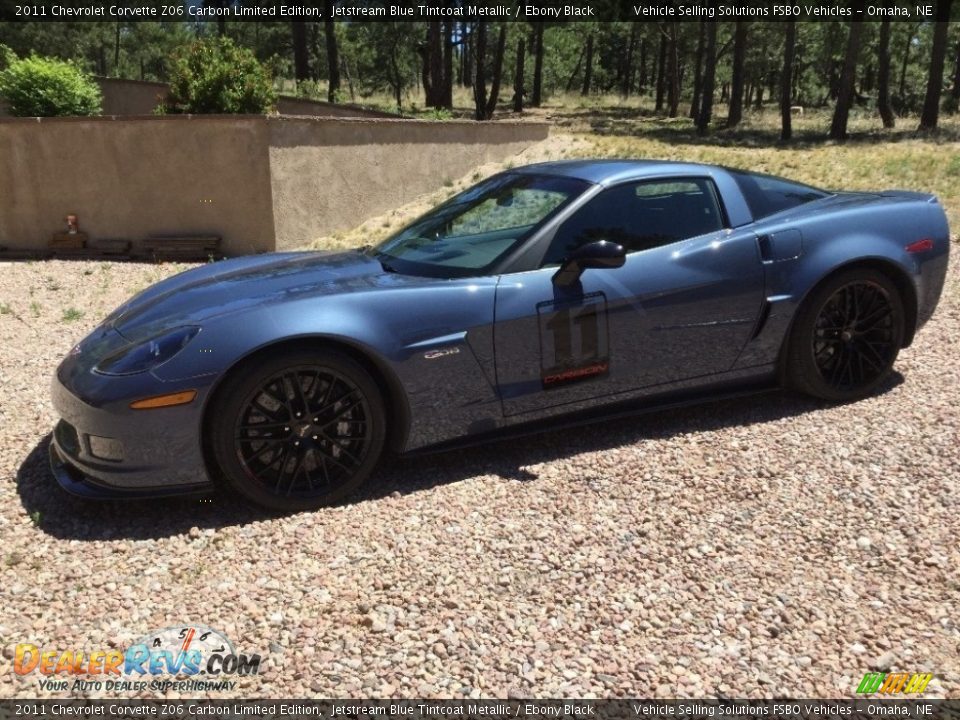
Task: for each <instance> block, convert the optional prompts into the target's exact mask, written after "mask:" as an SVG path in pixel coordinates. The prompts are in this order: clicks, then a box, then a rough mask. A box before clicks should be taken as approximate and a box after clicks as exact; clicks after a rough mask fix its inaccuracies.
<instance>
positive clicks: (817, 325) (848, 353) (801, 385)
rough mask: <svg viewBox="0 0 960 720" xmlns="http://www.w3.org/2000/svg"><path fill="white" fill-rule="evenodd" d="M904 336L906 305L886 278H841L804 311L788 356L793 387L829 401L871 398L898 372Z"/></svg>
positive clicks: (858, 273) (868, 273) (853, 273)
mask: <svg viewBox="0 0 960 720" xmlns="http://www.w3.org/2000/svg"><path fill="white" fill-rule="evenodd" d="M903 333H904V310H903V299H902V298H901V297H900V291H899V290H898V289H897V287H896V285H894V284H893V282H892V281H891V280H890V279H889V278H888V277H887V276H886V275H884V274H883V273H880V272H877V271H875V270H869V269H856V268H855V269H851V270H848V271H846V272H843V273H840V274H838V275H837V276H835V277H833V278H830V279H829V280H828V281H827V282H825V283H824V284H823V285H822V286H821V287H819V288H817V289H816V290H814V292H813V293H812V295H811V296H810V297H809V298H808V299H807V300H806V302H805V303H804V305H803V306H802V307H801V308H800V311H799V313H798V315H797V319H796V321H795V322H794V327H793V330H792V332H791V335H790V344H789V353H788V356H787V372H788V377H789V379H790V383H791V385H793V386H794V387H795V388H796V389H798V390H800V391H802V392H805V393H808V394H810V395H813V396H815V397H818V398H823V399H824V400H833V401H841V402H842V401H848V400H856V399H858V398H862V397H865V396H867V395H869V394H870V393H871V392H873V391H874V390H875V389H876V387H877V386H878V385H879V384H880V383H881V382H883V380H884V378H886V376H887V374H888V373H889V372H890V369H891V368H892V367H893V363H894V361H895V360H896V359H897V353H899V352H900V346H901V345H902V343H903Z"/></svg>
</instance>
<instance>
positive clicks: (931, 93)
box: [920, 0, 952, 130]
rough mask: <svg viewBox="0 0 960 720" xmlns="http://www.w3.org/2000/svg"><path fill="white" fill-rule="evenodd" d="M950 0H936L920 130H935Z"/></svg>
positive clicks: (941, 86) (941, 90)
mask: <svg viewBox="0 0 960 720" xmlns="http://www.w3.org/2000/svg"><path fill="white" fill-rule="evenodd" d="M951 3H952V0H937V10H936V12H937V21H936V23H934V26H933V49H932V50H931V52H930V75H929V76H928V78H927V96H926V98H925V99H924V101H923V114H922V115H921V116H920V129H921V130H935V129H936V127H937V120H938V119H939V117H940V93H941V92H943V65H944V60H945V59H946V55H947V31H948V29H949V21H950V5H951Z"/></svg>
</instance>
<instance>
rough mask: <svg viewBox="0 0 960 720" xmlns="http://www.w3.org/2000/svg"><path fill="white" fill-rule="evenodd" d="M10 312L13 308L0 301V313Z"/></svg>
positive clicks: (6, 313)
mask: <svg viewBox="0 0 960 720" xmlns="http://www.w3.org/2000/svg"><path fill="white" fill-rule="evenodd" d="M11 313H13V308H11V307H10V306H9V305H7V304H6V303H0V315H10V314H11Z"/></svg>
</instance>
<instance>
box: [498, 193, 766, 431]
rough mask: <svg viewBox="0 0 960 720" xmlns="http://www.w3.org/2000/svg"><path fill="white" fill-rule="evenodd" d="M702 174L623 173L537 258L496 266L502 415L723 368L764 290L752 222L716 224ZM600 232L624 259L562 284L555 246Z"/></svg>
mask: <svg viewBox="0 0 960 720" xmlns="http://www.w3.org/2000/svg"><path fill="white" fill-rule="evenodd" d="M724 224H725V223H724V220H723V210H722V206H721V204H720V200H719V195H718V194H717V191H716V188H715V187H714V185H713V182H712V180H710V179H709V178H670V179H669V180H655V181H642V182H631V183H624V184H621V185H617V186H614V187H612V188H608V189H605V190H603V191H602V192H600V193H599V194H598V195H596V196H595V197H594V198H592V199H591V200H590V201H589V202H588V203H586V204H585V205H584V206H582V207H581V208H579V209H578V210H577V211H575V212H574V214H573V215H572V216H571V217H570V218H569V219H567V220H566V221H565V222H564V223H563V224H562V225H561V226H560V228H558V230H557V232H556V234H555V235H554V237H553V239H552V240H551V241H550V243H549V248H548V249H547V250H546V252H545V255H544V259H543V263H542V266H541V268H540V269H538V270H533V271H529V272H523V273H516V274H510V275H504V276H502V277H501V278H500V281H499V283H498V285H497V293H496V319H495V324H494V343H495V362H496V371H497V382H498V386H499V390H500V394H501V398H502V402H503V409H504V413H505V414H506V415H515V414H519V413H527V412H536V411H538V410H542V409H545V408H553V407H556V406H561V405H565V404H571V403H583V402H591V401H593V400H595V399H601V398H606V399H613V398H612V397H611V396H615V395H620V394H628V393H631V392H635V391H639V390H641V389H644V388H652V387H655V386H658V385H665V384H669V383H672V382H676V381H680V380H686V379H690V378H696V377H702V376H709V375H712V374H715V373H720V372H723V371H725V370H728V369H729V368H730V367H731V366H732V365H733V363H734V361H735V360H736V358H737V355H738V354H739V352H740V350H741V349H742V348H743V346H744V344H745V343H746V342H747V340H748V339H749V337H750V333H751V332H752V330H753V328H754V326H755V323H756V319H757V317H758V315H759V312H760V308H761V307H762V301H763V271H762V266H761V263H760V258H759V254H758V250H757V244H756V238H755V236H754V234H753V232H752V231H750V230H749V228H747V229H744V228H739V229H735V230H729V229H726V228H724V227H723V226H724ZM597 240H607V241H610V242H615V243H618V244H621V245H623V247H624V248H625V249H626V250H627V252H628V254H627V257H626V260H625V262H624V264H623V266H622V267H619V268H615V269H614V268H605V269H590V270H586V271H585V272H584V273H583V274H582V275H581V276H580V278H579V282H578V283H575V284H573V285H570V286H566V287H565V286H561V285H559V284H557V283H556V282H554V280H553V277H554V275H555V273H556V272H557V267H558V265H559V264H560V261H561V260H562V258H564V257H566V256H569V255H570V253H571V252H572V251H573V250H575V249H576V248H577V247H581V246H583V245H584V244H586V243H589V242H594V241H597Z"/></svg>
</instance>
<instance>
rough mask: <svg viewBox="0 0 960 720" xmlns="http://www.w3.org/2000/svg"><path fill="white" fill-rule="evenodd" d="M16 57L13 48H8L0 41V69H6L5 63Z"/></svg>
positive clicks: (7, 63)
mask: <svg viewBox="0 0 960 720" xmlns="http://www.w3.org/2000/svg"><path fill="white" fill-rule="evenodd" d="M16 59H17V56H16V55H15V54H14V52H13V50H11V49H10V48H8V47H7V46H6V45H4V44H3V43H0V70H6V69H7V65H9V64H10V63H12V62H13V61H14V60H16Z"/></svg>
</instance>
